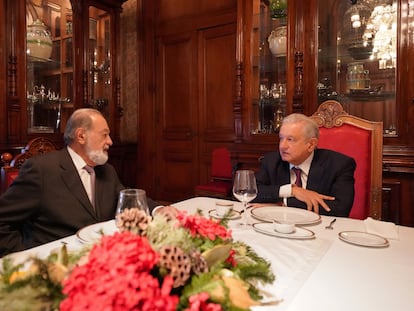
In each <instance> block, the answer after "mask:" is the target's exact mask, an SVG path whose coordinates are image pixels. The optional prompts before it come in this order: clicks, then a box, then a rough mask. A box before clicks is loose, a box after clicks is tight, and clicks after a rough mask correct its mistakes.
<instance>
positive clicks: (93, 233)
mask: <svg viewBox="0 0 414 311" xmlns="http://www.w3.org/2000/svg"><path fill="white" fill-rule="evenodd" d="M116 231H118V229H117V228H116V225H115V221H114V220H110V221H105V222H100V223H97V224H93V225H89V226H86V227H84V228H82V229H80V230H79V231H78V232H76V236H77V238H78V239H79V240H80V241H81V242H82V243H86V244H93V243H96V242H98V241H99V240H100V239H101V237H102V235H111V234H113V233H115V232H116Z"/></svg>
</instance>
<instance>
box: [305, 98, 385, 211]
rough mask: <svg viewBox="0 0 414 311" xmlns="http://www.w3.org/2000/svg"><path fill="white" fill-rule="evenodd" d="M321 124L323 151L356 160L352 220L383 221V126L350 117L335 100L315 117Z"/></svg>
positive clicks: (329, 102) (318, 111) (320, 144)
mask: <svg viewBox="0 0 414 311" xmlns="http://www.w3.org/2000/svg"><path fill="white" fill-rule="evenodd" d="M311 118H312V119H314V120H315V121H316V123H317V124H318V125H319V132H320V138H319V144H318V147H319V148H325V149H332V150H335V151H338V152H341V153H344V154H346V155H348V156H350V157H352V158H354V159H355V161H356V164H357V165H356V170H355V174H354V177H355V198H354V205H353V206H352V209H351V213H350V215H349V217H350V218H356V219H365V218H366V217H368V216H370V217H373V218H375V219H381V209H382V200H381V195H382V144H383V133H382V129H383V124H382V122H372V121H368V120H364V119H361V118H358V117H356V116H352V115H349V114H348V113H346V112H345V111H344V110H343V107H342V105H341V104H340V103H339V102H337V101H334V100H328V101H325V102H324V103H322V104H321V105H320V106H319V108H318V110H317V111H316V112H315V113H314V114H313V115H312V116H311Z"/></svg>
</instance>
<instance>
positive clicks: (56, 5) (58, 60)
mask: <svg viewBox="0 0 414 311" xmlns="http://www.w3.org/2000/svg"><path fill="white" fill-rule="evenodd" d="M26 25H27V34H26V55H27V62H26V63H27V68H26V69H27V78H26V79H27V80H26V91H27V113H28V115H27V117H28V132H29V133H59V132H60V131H61V130H62V131H63V129H64V127H65V124H66V120H67V118H68V117H69V115H70V114H71V112H72V111H73V102H72V99H73V49H72V9H71V4H70V1H69V0H52V1H41V2H39V1H34V0H33V1H27V2H26Z"/></svg>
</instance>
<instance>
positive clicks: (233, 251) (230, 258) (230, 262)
mask: <svg viewBox="0 0 414 311" xmlns="http://www.w3.org/2000/svg"><path fill="white" fill-rule="evenodd" d="M235 254H236V251H235V250H234V249H232V250H230V254H229V257H228V258H227V259H226V262H227V263H229V264H231V265H232V266H233V267H235V266H237V261H236V259H235V258H234V255H235Z"/></svg>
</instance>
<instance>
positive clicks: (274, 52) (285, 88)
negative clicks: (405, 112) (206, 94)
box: [245, 0, 413, 139]
mask: <svg viewBox="0 0 414 311" xmlns="http://www.w3.org/2000/svg"><path fill="white" fill-rule="evenodd" d="M249 6H251V12H252V13H250V14H252V17H251V29H252V30H251V33H250V34H249V35H248V36H246V38H245V39H246V41H248V42H250V50H246V56H247V57H246V59H245V60H246V62H245V63H246V64H248V65H249V66H250V71H246V72H247V73H250V72H251V74H249V76H248V77H246V81H248V86H249V88H250V89H249V90H248V91H247V93H246V94H247V96H246V97H247V98H250V102H249V103H248V109H249V113H250V115H249V119H248V133H249V135H253V136H254V135H259V136H260V135H262V134H274V133H277V132H278V128H279V126H280V120H281V119H282V118H283V117H284V116H285V115H286V114H289V113H291V112H303V113H305V114H311V113H313V112H314V111H316V109H317V106H318V105H319V104H320V103H322V102H323V101H325V100H328V99H334V100H337V101H339V102H341V103H342V105H343V106H344V109H345V110H346V111H347V112H348V113H350V114H352V115H356V116H359V117H361V118H364V119H368V120H372V121H383V122H384V137H390V138H393V137H398V135H399V129H401V126H402V124H401V120H400V115H399V113H400V112H401V110H400V109H399V107H398V102H401V100H403V97H401V89H400V90H398V86H397V85H398V84H397V81H398V79H402V77H403V75H404V74H405V73H404V71H403V69H402V66H403V65H404V63H403V64H400V62H399V59H398V58H399V55H402V53H403V52H402V51H403V49H402V48H401V46H402V43H403V42H404V40H407V39H408V37H406V36H405V35H404V33H405V32H407V31H408V30H407V29H408V28H413V27H412V21H411V19H412V18H411V17H410V11H409V10H412V9H410V7H409V5H408V3H407V1H405V0H403V1H398V0H342V1H337V0H309V1H298V0H250V1H248V4H247V5H246V8H248V7H249ZM247 10H248V9H246V11H247ZM249 10H250V8H249ZM399 47H400V49H399ZM249 62H250V63H249ZM399 68H400V71H398V70H399ZM398 72H399V73H398ZM400 87H401V86H400ZM399 123H400V124H399ZM251 137H252V136H251ZM262 137H263V135H262ZM259 139H260V138H259Z"/></svg>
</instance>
